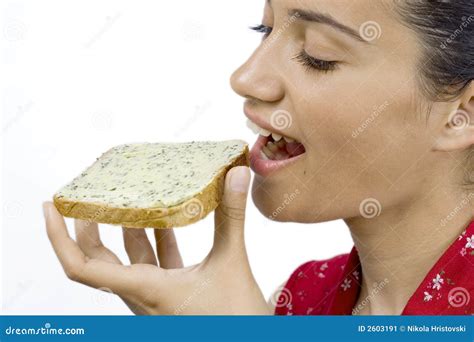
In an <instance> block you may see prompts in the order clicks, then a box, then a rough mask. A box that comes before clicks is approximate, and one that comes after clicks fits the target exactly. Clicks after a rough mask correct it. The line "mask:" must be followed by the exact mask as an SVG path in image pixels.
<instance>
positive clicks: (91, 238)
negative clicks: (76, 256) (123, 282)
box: [74, 219, 122, 264]
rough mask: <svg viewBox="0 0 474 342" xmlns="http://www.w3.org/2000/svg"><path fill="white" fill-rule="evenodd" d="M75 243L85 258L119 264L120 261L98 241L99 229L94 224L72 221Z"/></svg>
mask: <svg viewBox="0 0 474 342" xmlns="http://www.w3.org/2000/svg"><path fill="white" fill-rule="evenodd" d="M74 229H75V232H76V242H77V244H78V245H79V248H80V249H81V250H82V251H83V252H84V254H85V255H86V256H88V257H89V258H91V259H100V260H103V261H106V262H111V263H114V264H121V263H122V262H121V261H120V259H119V258H118V257H117V256H116V255H115V254H114V253H113V252H112V251H111V250H109V249H108V248H107V247H105V246H104V245H103V244H102V241H101V240H100V234H99V227H98V225H97V223H96V222H90V221H83V220H77V219H76V220H74Z"/></svg>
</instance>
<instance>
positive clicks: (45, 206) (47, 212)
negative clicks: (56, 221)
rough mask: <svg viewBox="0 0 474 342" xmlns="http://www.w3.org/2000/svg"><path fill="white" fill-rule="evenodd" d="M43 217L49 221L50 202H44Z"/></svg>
mask: <svg viewBox="0 0 474 342" xmlns="http://www.w3.org/2000/svg"><path fill="white" fill-rule="evenodd" d="M43 215H44V218H45V219H48V216H49V206H48V202H43Z"/></svg>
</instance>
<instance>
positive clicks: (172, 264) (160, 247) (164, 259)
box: [154, 229, 183, 269]
mask: <svg viewBox="0 0 474 342" xmlns="http://www.w3.org/2000/svg"><path fill="white" fill-rule="evenodd" d="M154 231H155V240H156V252H157V254H158V260H159V261H160V267H161V268H167V269H168V268H182V267H183V259H182V258H181V253H180V252H179V248H178V242H177V241H176V236H175V235H174V230H173V229H155V230H154Z"/></svg>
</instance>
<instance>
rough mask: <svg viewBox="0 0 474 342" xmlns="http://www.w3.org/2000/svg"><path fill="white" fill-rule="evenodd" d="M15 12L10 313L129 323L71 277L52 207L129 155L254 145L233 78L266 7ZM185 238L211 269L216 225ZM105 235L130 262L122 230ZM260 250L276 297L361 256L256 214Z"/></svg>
mask: <svg viewBox="0 0 474 342" xmlns="http://www.w3.org/2000/svg"><path fill="white" fill-rule="evenodd" d="M2 6H3V7H2V62H3V70H4V71H3V72H2V79H4V80H5V84H4V86H3V87H2V89H3V111H2V112H3V121H2V135H3V139H2V140H3V148H2V150H3V158H2V160H3V167H2V169H3V191H2V214H3V215H2V216H3V224H2V244H1V246H2V253H1V254H2V272H1V273H2V313H3V314H129V313H130V312H129V311H128V309H127V308H126V306H125V305H124V304H122V302H121V301H120V300H119V298H118V297H115V296H114V295H110V294H107V293H103V292H100V291H97V290H94V289H91V288H88V287H86V286H83V285H80V284H76V283H73V282H72V281H69V280H68V279H67V278H66V277H65V275H64V273H63V271H62V269H61V267H60V265H59V262H58V261H57V259H56V257H55V255H54V253H53V250H52V249H51V247H50V244H49V241H48V239H47V236H46V233H45V228H44V221H43V216H42V211H41V203H42V201H43V200H48V199H51V198H52V195H53V194H54V192H56V191H57V190H58V189H59V188H60V187H61V186H62V185H64V184H65V183H67V182H69V181H70V180H71V179H72V178H73V177H75V176H76V175H77V174H79V173H80V172H81V171H82V170H83V169H84V168H85V167H86V166H88V165H89V164H91V163H92V162H93V161H94V160H95V158H96V157H98V156H99V155H100V154H101V153H102V152H103V151H105V150H107V149H108V148H110V147H111V146H114V145H116V144H122V143H130V142H163V141H189V140H225V139H234V138H239V139H244V140H246V141H248V142H249V143H250V144H253V142H254V140H255V138H256V137H255V136H254V135H253V134H252V133H251V132H250V131H249V130H248V129H247V128H246V126H245V119H244V115H243V113H242V99H241V98H240V97H239V96H237V95H236V94H234V93H233V91H232V89H231V88H230V86H229V77H230V75H231V73H232V72H233V71H234V70H235V69H236V68H237V67H238V66H239V65H240V64H241V63H243V62H244V61H245V60H246V58H247V57H248V56H249V55H250V54H251V52H252V51H253V49H255V48H256V46H257V45H258V43H259V40H260V36H259V35H258V34H255V33H253V32H251V31H250V30H248V27H249V26H250V25H255V24H259V23H260V20H261V16H262V9H263V0H261V1H255V0H245V1H243V0H226V1H218V0H207V1H191V0H187V1H128V2H124V1H84V0H83V1H74V2H73V1H5V2H3V5H2ZM67 222H68V224H69V228H70V232H71V233H72V229H71V228H72V221H71V220H70V219H68V220H67ZM149 233H151V231H149ZM176 233H177V237H178V243H179V245H180V248H181V252H182V255H183V258H184V261H185V264H186V265H189V264H193V263H197V262H199V261H200V260H201V259H202V258H203V257H204V256H205V255H206V254H207V252H208V251H209V249H210V247H211V243H212V236H213V215H209V216H208V217H207V218H206V219H205V220H203V221H201V222H199V223H197V224H195V225H193V226H189V227H185V228H181V229H178V230H177V231H176ZM101 234H102V236H103V240H104V242H105V243H106V245H107V246H109V247H110V248H111V249H112V250H114V251H115V252H116V253H117V254H118V255H119V256H120V257H121V259H122V260H123V261H125V262H128V259H127V257H126V255H125V252H124V248H123V245H122V240H121V235H122V233H121V229H120V228H119V227H113V226H102V228H101ZM246 241H247V248H248V252H249V257H250V261H251V265H252V269H253V271H254V274H255V276H256V278H257V281H258V282H259V284H260V286H261V288H262V290H263V292H264V294H265V296H267V297H268V296H269V295H270V293H271V292H272V291H273V290H274V289H275V288H276V287H277V286H278V285H280V284H281V283H282V282H283V281H285V280H286V279H287V278H288V277H289V275H290V273H291V272H292V271H293V270H294V269H295V268H296V267H297V266H298V265H300V264H301V263H303V262H305V261H308V260H311V259H322V258H329V257H332V256H334V255H337V254H340V253H347V252H349V250H350V248H351V246H352V242H351V239H350V235H349V233H348V231H347V228H346V227H345V225H344V223H343V222H342V221H335V222H330V223H323V224H318V225H316V224H311V225H301V224H295V223H277V222H271V221H269V220H267V219H266V218H265V217H263V216H262V215H260V213H259V212H258V211H257V210H256V208H255V206H254V205H253V203H252V202H251V201H249V205H248V210H247V221H246Z"/></svg>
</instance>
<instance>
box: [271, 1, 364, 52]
mask: <svg viewBox="0 0 474 342" xmlns="http://www.w3.org/2000/svg"><path fill="white" fill-rule="evenodd" d="M268 1H269V3H270V0H268ZM288 15H289V16H290V17H296V18H297V19H300V20H304V21H309V22H314V23H320V24H325V25H329V26H331V27H333V28H335V29H337V30H339V31H341V32H343V33H345V34H347V35H349V36H350V37H352V38H355V39H357V40H359V41H361V42H364V43H367V40H365V39H364V38H362V37H361V36H360V35H359V32H357V31H356V30H354V29H353V28H351V27H349V26H346V25H344V24H341V23H340V22H338V21H337V20H336V19H334V18H333V17H331V16H330V15H329V14H324V13H320V12H315V11H311V10H301V9H290V10H289V11H288Z"/></svg>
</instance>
